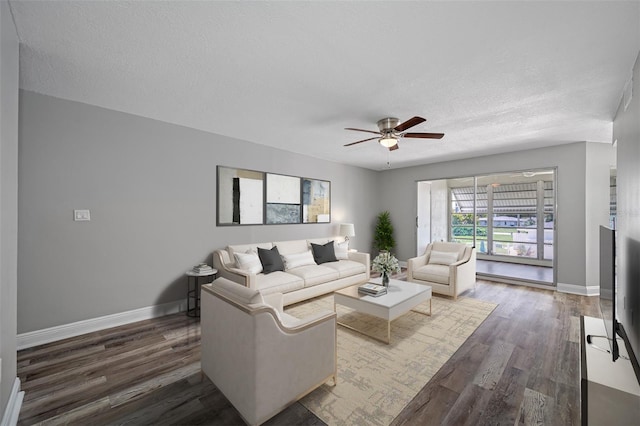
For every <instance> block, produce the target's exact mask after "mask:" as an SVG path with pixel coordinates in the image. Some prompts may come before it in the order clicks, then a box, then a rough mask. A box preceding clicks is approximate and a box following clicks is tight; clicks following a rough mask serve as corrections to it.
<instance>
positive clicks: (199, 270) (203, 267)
mask: <svg viewBox="0 0 640 426" xmlns="http://www.w3.org/2000/svg"><path fill="white" fill-rule="evenodd" d="M192 271H193V272H195V273H196V274H208V273H209V272H212V271H213V268H212V267H211V266H209V265H207V264H206V263H201V264H199V265H196V266H194V267H193V269H192Z"/></svg>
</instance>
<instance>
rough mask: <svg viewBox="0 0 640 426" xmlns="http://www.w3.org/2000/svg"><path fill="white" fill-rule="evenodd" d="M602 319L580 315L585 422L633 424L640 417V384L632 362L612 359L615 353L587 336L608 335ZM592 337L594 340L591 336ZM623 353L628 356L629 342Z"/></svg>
mask: <svg viewBox="0 0 640 426" xmlns="http://www.w3.org/2000/svg"><path fill="white" fill-rule="evenodd" d="M605 334H606V332H605V328H604V322H603V321H602V319H601V318H592V317H581V318H580V337H581V341H580V364H581V365H580V370H581V383H580V400H581V414H582V422H581V423H582V425H605V424H606V425H612V426H613V425H629V424H637V422H638V419H639V418H640V384H638V380H637V379H636V375H635V372H634V371H633V367H632V365H631V362H630V361H629V360H628V359H623V358H622V357H621V358H619V359H618V360H617V361H616V362H613V361H612V360H611V353H609V352H606V351H603V350H601V349H599V348H596V347H594V346H593V344H590V343H588V341H587V336H590V337H595V336H597V335H601V336H603V335H605ZM589 340H592V339H589ZM619 348H620V355H624V356H625V357H626V358H628V356H627V355H628V354H627V350H626V347H625V345H619Z"/></svg>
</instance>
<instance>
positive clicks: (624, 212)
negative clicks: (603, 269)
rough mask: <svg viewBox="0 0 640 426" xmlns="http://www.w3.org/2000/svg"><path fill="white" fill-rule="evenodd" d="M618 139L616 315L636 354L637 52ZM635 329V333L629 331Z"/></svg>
mask: <svg viewBox="0 0 640 426" xmlns="http://www.w3.org/2000/svg"><path fill="white" fill-rule="evenodd" d="M613 135H614V138H615V139H617V140H618V188H617V190H618V228H617V230H618V232H617V241H616V243H617V247H616V250H617V255H618V257H617V261H618V265H617V266H618V267H617V272H618V296H617V311H618V318H619V319H620V321H621V323H622V324H623V326H624V327H625V330H626V331H627V333H628V336H629V339H630V340H631V342H632V345H633V347H634V349H635V352H636V356H637V357H640V312H637V311H636V312H633V311H632V309H631V306H635V307H636V309H637V308H638V307H640V55H639V56H638V59H636V64H635V67H634V68H633V98H632V99H631V103H630V104H629V106H628V108H627V110H626V111H625V110H624V105H622V104H621V106H620V108H619V109H618V114H617V115H616V119H615V121H614V123H613ZM632 330H633V331H635V332H632Z"/></svg>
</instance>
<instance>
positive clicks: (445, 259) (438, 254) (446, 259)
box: [429, 250, 458, 265]
mask: <svg viewBox="0 0 640 426" xmlns="http://www.w3.org/2000/svg"><path fill="white" fill-rule="evenodd" d="M457 261H458V253H457V252H453V251H436V250H431V254H430V255H429V264H430V265H431V264H436V265H451V264H452V263H456V262H457Z"/></svg>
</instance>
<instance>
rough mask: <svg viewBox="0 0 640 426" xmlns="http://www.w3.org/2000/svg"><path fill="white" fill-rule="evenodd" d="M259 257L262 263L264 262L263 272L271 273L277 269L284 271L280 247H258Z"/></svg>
mask: <svg viewBox="0 0 640 426" xmlns="http://www.w3.org/2000/svg"><path fill="white" fill-rule="evenodd" d="M258 257H259V258H260V263H262V272H263V273H265V274H269V273H271V272H275V271H284V263H283V262H282V258H281V257H280V252H279V251H278V247H273V248H272V249H271V250H267V249H263V248H260V247H258Z"/></svg>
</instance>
